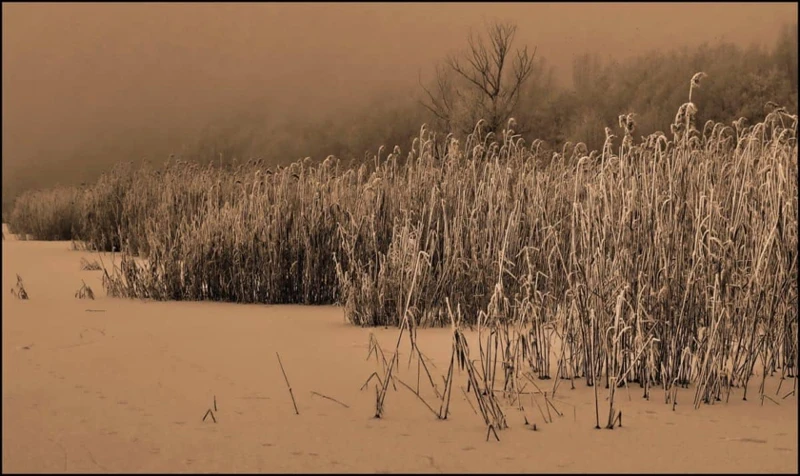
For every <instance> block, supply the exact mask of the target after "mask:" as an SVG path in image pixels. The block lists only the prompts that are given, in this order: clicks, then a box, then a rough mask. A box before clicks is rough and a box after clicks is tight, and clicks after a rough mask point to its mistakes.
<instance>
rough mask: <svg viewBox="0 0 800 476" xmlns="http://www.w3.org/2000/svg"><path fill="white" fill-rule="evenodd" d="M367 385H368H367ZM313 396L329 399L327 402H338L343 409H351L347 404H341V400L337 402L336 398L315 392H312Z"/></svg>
mask: <svg viewBox="0 0 800 476" xmlns="http://www.w3.org/2000/svg"><path fill="white" fill-rule="evenodd" d="M365 385H366V384H365ZM311 395H316V396H318V397H322V398H325V399H327V400H330V401H332V402H336V403H338V404H339V405H341V406H343V407H345V408H350V407H349V406H348V405H346V404H344V403H342V402H340V401H339V400H336V399H335V398H332V397H329V396H327V395H323V394H321V393H317V392H314V391H312V392H311Z"/></svg>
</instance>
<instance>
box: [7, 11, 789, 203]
mask: <svg viewBox="0 0 800 476" xmlns="http://www.w3.org/2000/svg"><path fill="white" fill-rule="evenodd" d="M797 40H798V38H797V24H796V23H795V24H792V25H791V26H787V27H785V28H783V29H782V31H781V34H780V35H779V39H778V41H777V42H776V43H775V44H774V45H772V47H770V48H764V47H758V46H751V47H741V46H737V45H734V44H731V43H721V44H717V45H713V46H712V45H707V44H704V45H699V46H698V47H697V48H693V49H689V48H683V49H672V50H664V51H652V52H650V53H647V54H643V55H640V56H636V57H632V58H629V59H625V60H614V59H611V58H613V52H609V54H608V58H606V59H604V58H602V57H600V56H598V55H588V54H587V55H582V56H579V57H576V58H575V59H574V62H573V68H572V83H573V84H572V85H570V86H568V87H565V86H561V85H559V84H557V82H556V80H555V79H554V73H553V69H552V67H551V66H549V65H548V64H547V62H546V59H543V58H539V59H537V61H536V64H535V71H534V74H533V75H531V77H530V79H529V81H528V82H527V84H526V85H525V89H524V91H523V94H522V96H521V99H520V102H519V104H518V106H517V107H516V109H515V110H514V111H513V112H512V116H513V117H514V118H515V119H516V123H517V126H516V127H515V130H517V131H520V132H521V133H522V135H523V137H524V138H525V139H526V141H527V143H529V144H530V143H531V142H532V141H533V140H535V139H541V140H543V141H544V143H543V147H544V148H546V149H552V150H554V151H555V150H557V151H560V150H561V149H562V146H563V145H564V144H565V143H567V142H568V141H569V142H572V143H573V144H574V143H577V142H584V143H585V144H586V145H587V146H588V148H589V149H590V150H593V149H600V148H601V147H602V145H603V140H604V139H605V136H604V132H603V128H604V127H605V126H609V127H614V126H615V125H616V123H617V118H618V116H619V115H620V114H627V113H630V112H633V113H636V121H637V132H636V134H637V135H641V136H645V135H647V134H650V133H653V132H656V131H659V130H663V131H664V132H665V133H669V131H668V130H664V129H665V128H667V127H669V124H671V123H672V122H673V119H674V115H675V111H676V110H678V108H679V107H680V105H681V104H683V103H684V102H685V101H686V98H685V94H684V90H685V85H686V84H685V83H686V78H687V77H691V76H692V75H693V74H694V73H695V72H697V71H703V72H705V73H707V74H708V80H707V81H705V82H704V84H703V87H702V89H701V90H698V91H697V93H696V94H695V96H694V97H693V98H692V100H693V102H694V103H695V104H696V105H697V107H698V109H699V111H700V112H699V114H698V117H697V120H698V121H699V122H700V124H702V123H703V122H704V121H705V120H707V119H710V118H713V119H714V120H716V121H720V122H724V123H728V124H730V122H731V121H733V120H735V119H738V118H740V117H744V118H746V119H747V120H748V121H749V123H750V124H753V123H755V122H758V121H760V120H762V119H763V118H764V116H765V115H766V114H767V111H765V110H764V105H765V104H766V103H768V102H773V103H776V104H778V105H780V106H783V107H784V108H785V109H786V110H787V111H788V112H790V113H794V114H796V113H797V79H798V78H797V75H798V60H797ZM531 46H534V45H531ZM411 93H412V92H411V91H408V92H406V93H402V94H401V93H395V94H393V95H389V96H386V95H384V96H381V97H376V98H374V99H371V100H369V99H367V100H365V99H364V98H359V99H357V100H354V101H353V104H352V105H351V106H350V107H349V108H348V109H346V110H337V111H332V112H323V113H322V114H323V115H322V116H320V115H318V114H317V115H314V116H313V117H295V118H281V117H275V115H274V114H272V113H271V111H269V109H268V108H264V107H262V106H261V105H258V106H256V105H253V106H252V108H251V109H250V110H247V111H242V110H238V111H237V110H233V111H232V112H231V113H230V114H229V115H227V116H225V117H217V118H212V119H211V120H210V121H209V122H208V126H207V127H206V128H204V129H202V130H199V131H196V132H195V133H194V134H192V135H193V136H194V137H189V138H183V139H179V138H176V137H172V138H170V139H169V140H166V139H163V138H161V139H155V138H153V139H152V140H151V139H149V136H146V135H144V136H142V135H141V134H139V135H136V137H114V138H108V139H107V140H106V143H104V142H102V141H98V143H97V144H95V145H93V146H92V147H93V149H92V150H82V151H78V152H77V153H76V154H75V155H74V156H73V157H71V158H68V159H67V160H64V161H63V162H62V165H63V167H62V168H63V170H62V168H59V170H48V171H47V173H46V174H45V175H47V176H58V177H60V179H61V180H62V183H64V184H65V185H68V184H77V183H80V182H81V181H87V182H88V181H92V180H95V179H96V178H97V177H98V176H99V175H100V173H102V172H103V171H105V170H108V169H110V168H111V166H112V165H113V164H114V163H118V162H122V161H133V162H135V163H136V162H140V161H141V160H142V159H143V157H144V158H147V159H148V160H150V161H153V162H157V163H161V162H163V161H164V160H166V159H167V157H168V156H169V155H170V154H172V155H174V157H175V158H176V159H183V160H188V161H191V162H197V163H200V164H208V163H210V162H214V163H215V164H218V165H219V164H231V163H233V162H239V163H241V162H244V161H247V160H249V159H251V158H258V159H262V160H263V162H264V163H265V164H269V165H273V166H274V165H288V164H289V163H292V162H294V161H295V160H297V159H298V158H304V157H310V158H311V159H312V161H314V162H320V161H322V160H324V159H325V158H326V157H328V156H329V155H334V156H336V157H337V158H339V159H341V160H342V161H343V163H355V164H358V163H360V162H363V161H364V160H365V157H370V158H371V157H372V156H373V155H375V153H376V152H377V150H378V148H379V147H380V146H381V145H384V146H385V148H386V150H391V149H392V148H393V147H394V146H395V145H397V146H399V147H400V148H401V150H402V151H408V150H409V148H410V146H411V141H412V139H413V138H414V137H418V135H419V126H420V124H422V123H428V124H429V125H431V127H433V128H434V129H435V130H440V131H441V130H444V129H445V128H444V127H442V124H440V123H437V121H436V120H435V118H434V117H432V115H431V114H430V113H428V111H427V110H425V108H423V107H422V106H421V105H420V102H419V101H420V100H421V99H422V98H423V94H422V90H421V88H418V90H417V91H413V94H411ZM170 141H175V142H174V143H168V142H170ZM40 175H41V174H40ZM44 180H48V179H44ZM43 185H46V186H49V185H52V183H48V184H43ZM24 188H28V187H27V186H23V185H19V186H16V187H13V189H12V187H9V189H10V190H9V191H8V193H5V192H4V193H3V210H4V211H6V212H7V211H8V210H9V208H8V207H9V206H10V204H11V203H10V202H11V200H13V198H14V196H15V195H16V194H18V193H19V192H21V191H22V190H21V189H24Z"/></svg>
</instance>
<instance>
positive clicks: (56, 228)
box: [8, 187, 82, 241]
mask: <svg viewBox="0 0 800 476" xmlns="http://www.w3.org/2000/svg"><path fill="white" fill-rule="evenodd" d="M81 207H82V192H81V191H80V190H79V189H78V188H76V187H57V188H54V189H50V190H32V191H26V192H24V193H22V194H21V195H20V196H19V197H17V198H16V200H15V201H14V207H13V209H12V210H11V213H10V216H9V222H8V228H9V231H10V232H11V233H14V234H15V235H17V237H18V238H19V239H21V240H26V239H33V240H47V241H55V240H65V241H66V240H71V239H73V237H75V236H76V235H77V234H79V228H80V210H81Z"/></svg>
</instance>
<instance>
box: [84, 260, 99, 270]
mask: <svg viewBox="0 0 800 476" xmlns="http://www.w3.org/2000/svg"><path fill="white" fill-rule="evenodd" d="M101 269H103V268H102V267H101V266H100V263H99V262H98V261H97V260H92V261H89V260H87V259H86V258H81V271H100V270H101Z"/></svg>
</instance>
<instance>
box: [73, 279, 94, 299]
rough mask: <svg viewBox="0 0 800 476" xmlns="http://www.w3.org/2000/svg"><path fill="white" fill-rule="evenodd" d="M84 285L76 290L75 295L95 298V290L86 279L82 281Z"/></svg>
mask: <svg viewBox="0 0 800 476" xmlns="http://www.w3.org/2000/svg"><path fill="white" fill-rule="evenodd" d="M81 282H82V283H83V285H82V286H81V287H80V288H79V289H78V290H77V291H76V292H75V297H76V298H78V299H94V291H92V288H91V287H89V286H88V285H87V284H86V282H85V281H83V280H82V281H81Z"/></svg>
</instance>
